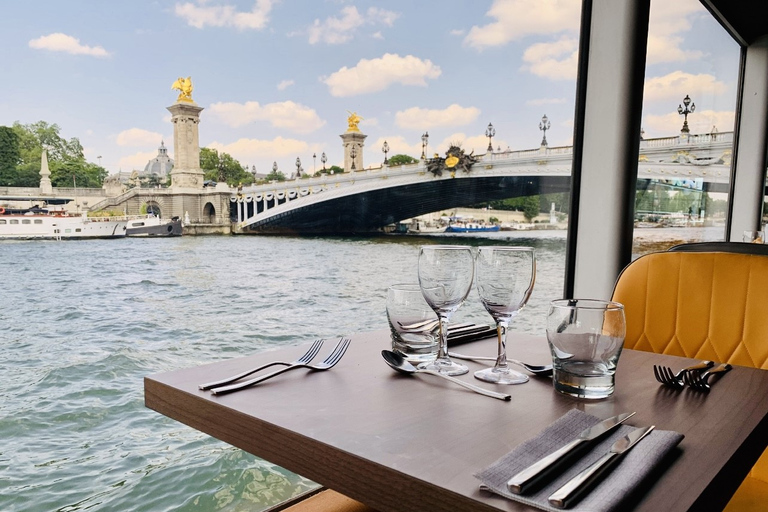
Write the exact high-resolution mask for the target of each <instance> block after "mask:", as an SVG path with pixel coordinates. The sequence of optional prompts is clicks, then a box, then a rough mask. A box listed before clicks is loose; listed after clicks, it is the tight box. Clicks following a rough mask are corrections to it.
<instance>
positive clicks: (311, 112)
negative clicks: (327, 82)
mask: <svg viewBox="0 0 768 512" xmlns="http://www.w3.org/2000/svg"><path fill="white" fill-rule="evenodd" d="M208 110H209V112H210V113H211V114H213V116H214V117H216V118H218V119H219V120H220V121H221V122H223V123H224V124H227V125H229V126H232V127H233V128H237V127H239V126H243V125H246V124H249V123H253V122H255V121H267V122H269V123H270V124H271V125H272V126H274V127H276V128H285V129H286V130H290V131H292V132H295V133H311V132H313V131H315V130H318V129H320V128H321V127H322V126H323V125H325V121H323V120H322V119H320V117H319V116H318V115H317V112H316V111H315V109H313V108H309V107H306V106H304V105H301V104H299V103H294V102H293V101H283V102H280V103H268V104H266V105H263V106H262V105H260V104H259V103H258V102H257V101H247V102H245V103H233V102H228V103H223V102H220V103H214V104H212V105H211V106H210V107H208Z"/></svg>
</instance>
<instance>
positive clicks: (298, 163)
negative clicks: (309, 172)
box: [296, 157, 301, 178]
mask: <svg viewBox="0 0 768 512" xmlns="http://www.w3.org/2000/svg"><path fill="white" fill-rule="evenodd" d="M296 177H297V178H301V160H300V159H299V157H296Z"/></svg>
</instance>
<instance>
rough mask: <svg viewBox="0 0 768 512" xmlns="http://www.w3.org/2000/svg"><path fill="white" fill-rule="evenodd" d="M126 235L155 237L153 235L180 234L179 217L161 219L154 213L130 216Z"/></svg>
mask: <svg viewBox="0 0 768 512" xmlns="http://www.w3.org/2000/svg"><path fill="white" fill-rule="evenodd" d="M125 233H126V236H136V237H141V236H144V237H149V236H152V237H155V236H181V234H182V227H181V219H179V218H178V217H173V218H172V219H161V218H160V217H156V216H154V215H142V216H140V217H136V218H130V219H129V220H128V224H127V226H126V232H125Z"/></svg>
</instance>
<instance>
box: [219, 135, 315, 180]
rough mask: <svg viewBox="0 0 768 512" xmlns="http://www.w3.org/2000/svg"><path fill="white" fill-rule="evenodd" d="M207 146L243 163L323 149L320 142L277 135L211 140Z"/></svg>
mask: <svg viewBox="0 0 768 512" xmlns="http://www.w3.org/2000/svg"><path fill="white" fill-rule="evenodd" d="M207 147H208V148H211V149H216V150H218V151H219V153H221V152H224V153H229V154H230V155H232V157H233V158H235V159H236V160H238V161H240V162H243V163H244V162H253V161H258V160H261V161H265V160H269V161H271V160H275V159H279V158H282V157H293V158H295V157H296V155H300V154H308V153H320V152H321V151H322V149H323V148H322V146H321V145H320V144H309V143H307V142H306V141H303V140H297V139H286V138H283V137H275V138H274V139H272V140H260V139H239V140H237V141H235V142H232V143H229V144H223V143H221V142H211V143H210V144H208V146H207ZM303 167H304V168H305V169H307V164H306V163H305V164H304V166H303ZM282 171H283V172H284V173H286V174H290V172H291V170H290V169H282ZM286 171H287V172H286Z"/></svg>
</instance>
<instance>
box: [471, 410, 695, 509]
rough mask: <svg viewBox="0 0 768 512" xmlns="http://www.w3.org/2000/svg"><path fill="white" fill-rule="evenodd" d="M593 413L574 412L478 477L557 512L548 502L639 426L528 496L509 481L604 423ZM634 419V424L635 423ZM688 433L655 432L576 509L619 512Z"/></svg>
mask: <svg viewBox="0 0 768 512" xmlns="http://www.w3.org/2000/svg"><path fill="white" fill-rule="evenodd" d="M602 419H604V418H597V417H595V416H592V415H589V414H587V413H584V412H581V411H577V410H575V409H572V410H571V411H569V412H568V413H567V414H565V415H564V416H563V417H561V418H560V419H558V420H557V421H555V422H554V423H552V424H551V425H550V426H548V427H547V428H546V429H544V430H543V431H542V432H541V434H539V435H538V436H536V437H534V438H533V439H529V440H528V441H526V442H524V443H522V444H521V445H520V446H518V447H517V448H515V449H514V450H512V451H511V452H509V453H508V454H506V455H504V456H503V457H502V458H500V459H499V460H497V461H496V462H494V463H493V464H491V465H490V466H488V467H487V468H485V469H483V470H482V471H479V472H478V473H476V474H475V477H476V478H477V479H479V480H480V481H481V482H482V483H484V484H485V485H487V486H488V487H489V488H490V489H491V490H492V491H493V492H494V493H496V494H500V495H502V496H505V497H507V498H509V499H512V500H515V501H519V502H521V503H525V504H527V505H531V506H533V507H537V508H540V509H543V510H553V511H557V510H559V509H556V508H554V507H552V506H551V505H550V504H549V502H548V501H547V498H548V497H549V495H550V494H552V493H553V492H554V491H556V490H557V489H559V488H560V487H561V486H562V485H563V484H565V482H567V481H568V480H570V479H571V478H572V477H574V476H575V475H576V474H577V473H579V472H580V471H582V470H583V469H585V468H587V467H588V466H589V465H591V464H592V463H593V462H595V461H597V460H598V459H599V458H600V457H602V456H603V455H604V454H605V453H607V452H608V451H609V450H610V448H611V445H612V444H613V443H614V442H615V441H616V440H618V439H619V438H621V437H624V436H625V435H626V434H627V433H628V432H631V431H632V430H634V429H635V428H636V427H633V426H628V425H622V426H620V427H619V428H618V429H616V430H615V431H613V432H611V434H609V435H608V436H606V437H605V438H604V439H602V440H601V441H599V442H597V443H596V444H594V445H593V446H591V447H590V449H589V451H587V452H585V453H584V454H583V455H582V456H581V457H580V458H579V459H577V460H576V461H575V462H573V463H572V464H571V465H570V466H563V467H561V468H560V469H559V471H560V473H556V474H555V475H553V476H551V477H550V480H549V482H547V483H544V485H543V486H541V487H537V488H535V490H534V492H529V493H527V494H524V495H518V494H512V493H511V492H509V491H508V490H507V480H509V479H510V478H511V477H512V476H513V475H515V474H517V473H518V472H519V471H521V470H523V469H525V468H527V467H528V466H530V465H531V464H533V463H534V462H536V461H538V460H540V459H541V458H543V457H544V456H546V455H548V454H550V453H552V452H553V451H555V450H556V449H558V448H560V447H561V446H563V445H564V444H566V443H568V442H569V441H571V440H573V439H575V438H576V437H578V435H579V434H580V433H581V431H582V430H584V429H586V428H588V427H591V426H592V425H595V424H597V423H598V422H600V421H602ZM630 421H631V420H630ZM638 426H639V425H638ZM682 439H683V435H682V434H679V433H677V432H671V431H660V430H653V431H652V432H651V433H650V434H648V435H647V436H646V437H645V439H643V440H642V441H640V442H639V443H638V444H637V445H635V447H633V448H632V449H631V450H629V451H628V452H626V453H625V454H624V455H623V458H622V459H621V461H620V462H619V464H617V465H615V466H614V467H613V468H612V469H611V471H610V472H609V473H608V474H607V475H606V476H605V477H604V478H603V479H602V480H601V481H600V482H599V483H598V484H597V485H596V486H595V487H593V488H592V490H591V491H589V493H588V494H586V495H585V496H584V497H583V498H582V499H581V500H580V501H578V502H577V503H576V504H574V506H572V507H571V508H569V510H573V511H590V512H608V511H612V510H617V509H618V508H619V506H620V505H621V502H622V500H623V499H624V498H626V497H627V495H628V494H630V492H631V491H632V490H633V489H634V488H635V487H636V486H637V485H638V484H640V482H642V481H643V479H645V478H646V477H647V476H648V475H649V474H650V473H651V472H653V470H654V468H655V467H656V466H658V465H659V463H660V462H661V461H662V459H663V458H664V456H665V455H666V454H667V453H669V451H670V450H672V449H673V448H674V447H675V446H677V444H678V443H680V441H682Z"/></svg>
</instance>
